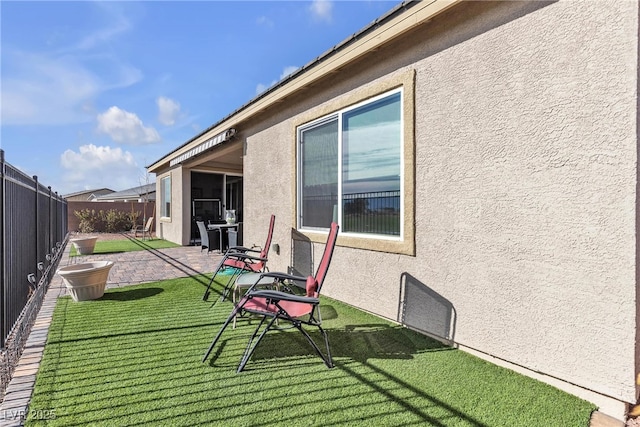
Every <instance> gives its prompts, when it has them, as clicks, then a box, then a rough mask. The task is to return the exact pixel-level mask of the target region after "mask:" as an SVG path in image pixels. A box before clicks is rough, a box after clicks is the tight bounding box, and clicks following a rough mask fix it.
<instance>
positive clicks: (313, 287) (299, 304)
mask: <svg viewBox="0 0 640 427" xmlns="http://www.w3.org/2000/svg"><path fill="white" fill-rule="evenodd" d="M338 231H339V226H338V224H336V223H335V222H334V223H332V224H331V230H330V232H329V236H328V238H327V243H326V245H325V249H324V252H323V255H322V258H321V260H320V263H319V265H318V269H317V270H316V274H315V277H314V276H308V277H301V276H293V275H290V274H286V273H276V272H273V273H269V272H267V273H262V274H260V275H256V276H257V280H256V281H255V283H254V284H253V285H252V286H251V288H249V290H248V291H247V292H246V293H245V294H244V296H243V297H242V299H241V300H240V302H239V303H238V304H237V305H236V306H235V307H234V308H233V310H232V311H231V314H230V315H229V317H228V318H227V320H226V321H225V322H224V324H223V325H222V327H221V328H220V330H219V331H218V334H217V335H216V336H215V338H214V339H213V341H212V343H211V345H210V346H209V349H208V350H207V352H206V353H205V355H204V357H203V359H202V362H203V363H204V362H205V361H206V360H207V358H208V357H209V355H210V354H211V351H212V350H213V348H214V347H215V345H216V343H217V342H218V341H219V339H220V337H221V336H222V333H223V332H224V331H225V329H226V328H227V326H229V324H230V323H231V322H232V321H234V320H235V318H236V316H238V315H240V316H242V315H244V314H248V315H258V316H261V319H260V322H259V324H258V326H257V327H256V329H255V331H254V332H253V334H252V335H251V338H250V339H249V342H248V344H247V347H246V348H245V350H244V353H243V355H242V358H241V359H240V364H239V365H238V370H237V372H238V373H239V372H242V370H243V369H244V368H245V366H246V364H247V362H248V361H249V359H250V358H251V356H252V355H253V353H254V351H255V349H256V348H257V347H258V345H259V344H260V341H262V338H264V336H265V335H266V334H267V332H269V331H270V330H273V329H275V328H274V325H278V323H279V322H286V323H289V324H291V325H292V326H293V327H295V328H296V329H297V330H298V331H300V332H301V333H302V335H303V336H304V337H305V338H306V340H307V341H308V342H309V344H311V346H312V347H313V349H314V350H315V352H316V353H317V354H318V356H320V358H321V359H322V361H323V362H324V364H325V365H326V366H327V367H328V368H332V367H333V360H332V358H331V348H330V346H329V337H328V335H327V333H326V331H325V330H324V329H323V328H322V318H321V316H320V298H319V297H320V290H321V289H322V284H323V282H324V279H325V277H326V274H327V271H328V269H329V264H330V263H331V258H332V256H333V251H334V248H335V244H336V241H337V237H338ZM269 282H270V283H271V285H270V286H267V289H263V288H262V287H263V286H264V284H265V283H269ZM302 283H304V285H303V284H302ZM272 285H277V286H278V287H277V289H284V290H274V287H273V286H272ZM296 288H297V289H303V290H304V291H305V294H304V295H299V294H296V293H294V292H295V289H296ZM265 323H266V326H265V327H264V329H263V330H262V332H260V329H261V328H262V326H263V325H265ZM303 326H313V327H317V328H318V330H319V331H320V333H321V334H322V337H323V339H324V345H325V347H326V353H323V352H322V350H321V349H320V347H319V346H318V344H316V342H315V341H314V340H313V338H312V337H311V335H309V333H308V332H307V331H306V330H305V329H304V328H303ZM278 328H279V325H278ZM258 334H259V335H258Z"/></svg>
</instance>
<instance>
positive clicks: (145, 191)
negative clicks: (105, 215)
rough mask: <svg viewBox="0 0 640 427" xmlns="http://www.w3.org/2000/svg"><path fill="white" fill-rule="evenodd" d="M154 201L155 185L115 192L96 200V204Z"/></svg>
mask: <svg viewBox="0 0 640 427" xmlns="http://www.w3.org/2000/svg"><path fill="white" fill-rule="evenodd" d="M145 198H146V199H147V200H155V199H156V184H155V182H154V183H152V184H145V185H140V186H138V187H133V188H128V189H126V190H122V191H115V192H113V193H110V194H106V195H104V196H100V197H98V198H96V201H98V202H112V201H125V202H129V201H138V200H140V199H145Z"/></svg>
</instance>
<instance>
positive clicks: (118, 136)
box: [98, 106, 160, 145]
mask: <svg viewBox="0 0 640 427" xmlns="http://www.w3.org/2000/svg"><path fill="white" fill-rule="evenodd" d="M98 131H99V132H102V133H105V134H107V135H109V136H110V137H111V139H113V140H114V141H116V142H120V143H123V144H133V145H142V144H152V143H154V142H158V141H160V135H159V134H158V131H156V130H155V129H154V128H153V127H146V126H145V125H144V123H142V120H140V118H139V117H138V116H137V115H135V114H134V113H130V112H128V111H125V110H121V109H120V108H118V107H115V106H114V107H111V108H109V109H108V110H107V111H105V112H104V113H102V114H98Z"/></svg>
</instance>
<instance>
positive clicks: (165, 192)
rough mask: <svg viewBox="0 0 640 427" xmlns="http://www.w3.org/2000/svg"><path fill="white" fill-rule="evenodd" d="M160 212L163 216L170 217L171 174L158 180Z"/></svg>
mask: <svg viewBox="0 0 640 427" xmlns="http://www.w3.org/2000/svg"><path fill="white" fill-rule="evenodd" d="M160 214H161V215H162V217H163V218H170V217H171V176H165V177H164V178H162V179H161V180H160Z"/></svg>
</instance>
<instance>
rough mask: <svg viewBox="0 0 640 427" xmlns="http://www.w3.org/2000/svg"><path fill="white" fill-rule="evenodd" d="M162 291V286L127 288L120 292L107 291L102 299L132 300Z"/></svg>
mask: <svg viewBox="0 0 640 427" xmlns="http://www.w3.org/2000/svg"><path fill="white" fill-rule="evenodd" d="M160 292H164V289H162V288H143V289H127V290H123V291H119V292H109V291H107V292H105V294H104V295H103V296H102V298H100V299H101V300H111V301H132V300H138V299H142V298H149V297H152V296H154V295H158V294H159V293H160Z"/></svg>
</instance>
